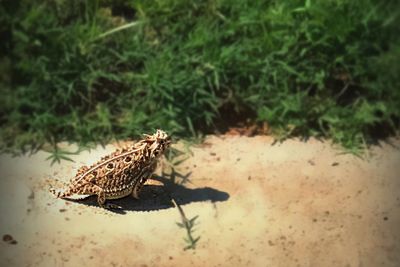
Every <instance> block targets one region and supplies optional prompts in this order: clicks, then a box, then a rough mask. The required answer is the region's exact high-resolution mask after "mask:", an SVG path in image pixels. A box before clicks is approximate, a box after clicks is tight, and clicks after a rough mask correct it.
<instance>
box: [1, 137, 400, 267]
mask: <svg viewBox="0 0 400 267" xmlns="http://www.w3.org/2000/svg"><path fill="white" fill-rule="evenodd" d="M392 141H393V144H394V146H392V145H389V144H386V143H383V144H381V146H375V147H373V148H372V149H371V150H370V151H369V154H370V155H369V156H368V158H367V159H360V158H358V157H355V156H352V155H348V154H344V155H343V154H339V153H340V152H341V150H338V149H337V148H334V147H332V146H331V145H329V144H328V143H327V142H320V141H318V140H309V141H308V142H301V141H298V140H288V141H285V142H283V143H282V144H275V145H273V144H272V143H273V139H272V138H271V137H268V136H256V137H240V136H219V137H217V136H209V137H207V138H206V140H205V143H203V144H202V145H198V146H194V147H192V148H191V150H192V152H193V155H192V156H191V157H190V158H189V159H188V160H186V161H184V162H183V163H182V164H180V165H179V166H178V167H177V172H178V173H179V174H181V175H183V176H187V178H188V179H189V181H190V182H187V183H184V184H183V185H173V184H172V185H171V184H169V186H168V187H167V188H168V190H170V191H171V194H172V195H173V196H174V197H175V198H176V200H177V201H178V202H179V203H181V204H182V208H183V209H184V211H185V213H186V215H187V217H189V218H192V217H194V216H196V215H198V216H199V217H198V219H197V221H198V224H197V226H196V231H195V232H194V236H195V237H197V236H200V237H201V238H200V240H199V242H198V243H197V248H196V249H195V250H183V248H184V246H185V243H184V241H183V237H185V230H184V229H182V228H179V227H178V226H177V225H176V222H179V221H180V216H179V213H178V211H177V209H175V208H173V207H171V206H170V204H169V202H168V198H167V197H166V195H165V194H164V193H163V192H164V191H162V190H160V188H159V187H152V186H150V187H147V188H145V189H144V191H143V194H142V199H141V200H139V201H137V200H134V199H132V198H130V197H128V198H125V199H123V200H119V201H113V203H117V204H119V205H121V206H122V208H123V210H122V211H119V212H110V211H106V210H102V209H100V208H98V207H97V206H96V202H95V199H93V198H91V199H89V200H86V201H83V202H79V203H77V202H71V201H65V200H61V199H54V198H53V197H52V195H50V193H48V191H47V190H48V187H49V185H50V184H52V185H58V184H59V183H57V182H55V181H54V178H56V179H58V180H59V181H68V180H69V179H70V178H71V177H72V176H73V175H74V174H75V171H76V169H77V168H78V167H79V166H80V165H82V164H91V163H93V162H95V161H97V159H98V158H99V157H101V156H103V155H106V154H107V153H109V152H111V151H113V150H114V149H115V146H114V145H109V146H107V147H106V148H102V147H98V148H96V149H94V150H92V151H90V152H89V151H85V152H82V153H81V154H79V155H76V156H72V158H73V159H74V161H75V162H69V161H64V162H62V163H61V164H55V165H53V166H50V162H49V161H46V160H45V158H46V157H48V155H49V154H48V153H46V152H39V153H37V154H34V155H32V156H22V157H16V158H13V157H11V156H10V155H1V156H0V197H1V202H0V212H1V215H0V236H1V237H3V236H4V235H6V234H9V235H11V236H12V237H13V238H14V239H15V241H16V242H17V243H16V244H10V242H5V241H2V240H1V241H0V266H149V267H150V266H364V267H365V266H400V150H399V148H398V147H399V146H400V141H399V140H392ZM396 146H397V148H396ZM163 166H165V164H164V165H163ZM158 173H159V174H160V169H159V170H158ZM177 181H181V179H180V178H179V177H178V178H177ZM164 182H165V180H164Z"/></svg>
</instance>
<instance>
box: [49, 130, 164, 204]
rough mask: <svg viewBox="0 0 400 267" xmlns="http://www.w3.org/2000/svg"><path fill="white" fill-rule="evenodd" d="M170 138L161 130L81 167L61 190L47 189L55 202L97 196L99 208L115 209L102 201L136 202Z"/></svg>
mask: <svg viewBox="0 0 400 267" xmlns="http://www.w3.org/2000/svg"><path fill="white" fill-rule="evenodd" d="M170 143H171V139H170V137H169V136H168V135H167V134H166V133H165V132H164V131H162V130H157V132H156V133H155V134H153V135H144V139H142V140H140V141H139V142H136V143H134V144H133V145H132V146H130V147H127V148H123V149H118V150H116V151H115V152H113V153H112V154H110V155H108V156H105V157H103V158H101V159H100V160H99V161H98V162H97V163H95V164H93V165H92V166H90V167H87V166H83V167H81V168H80V169H79V170H78V172H77V173H76V175H75V177H74V178H72V179H71V180H70V182H69V184H68V185H67V187H66V188H65V189H59V190H57V189H54V188H51V189H50V192H51V193H53V194H54V195H55V196H56V197H57V198H69V197H71V196H73V195H85V196H88V195H97V202H98V204H99V205H100V207H103V208H107V209H110V208H117V207H118V206H117V205H114V204H108V203H106V199H117V198H122V197H125V196H128V195H130V194H132V196H133V197H134V198H136V199H138V198H139V192H140V190H141V189H142V187H143V185H144V184H145V182H146V181H147V179H148V178H149V177H150V176H151V175H152V173H153V172H154V170H155V168H156V165H157V160H158V158H159V157H160V156H161V155H163V153H164V152H165V150H166V149H167V148H168V147H169V146H170Z"/></svg>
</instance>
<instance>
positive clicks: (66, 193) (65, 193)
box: [49, 188, 73, 198]
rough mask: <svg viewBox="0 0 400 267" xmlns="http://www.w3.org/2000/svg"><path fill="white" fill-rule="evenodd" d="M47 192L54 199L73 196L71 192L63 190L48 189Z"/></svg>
mask: <svg viewBox="0 0 400 267" xmlns="http://www.w3.org/2000/svg"><path fill="white" fill-rule="evenodd" d="M49 191H50V193H52V194H53V195H54V196H55V197H56V198H65V197H69V196H71V195H72V194H73V192H72V191H71V190H64V189H55V188H50V189H49Z"/></svg>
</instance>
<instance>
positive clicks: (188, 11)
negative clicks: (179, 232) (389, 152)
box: [0, 0, 400, 161]
mask: <svg viewBox="0 0 400 267" xmlns="http://www.w3.org/2000/svg"><path fill="white" fill-rule="evenodd" d="M398 7H399V6H398V1H377V0H351V1H350V0H330V1H321V0H320V1H317V0H315V1H311V0H305V1H298V0H288V1H280V2H279V1H241V0H231V1H223V0H220V1H216V0H208V1H201V2H199V1H186V0H185V1H184V0H174V1H172V0H166V1H95V0H90V1H81V0H72V1H65V0H60V1H53V0H49V1H38V0H33V1H27V0H19V1H3V2H2V5H1V6H0V25H1V26H0V36H1V39H2V42H1V44H0V53H1V54H2V57H1V60H0V90H1V91H0V93H1V95H2V97H1V98H0V124H1V127H0V149H1V150H2V151H8V152H16V151H22V152H24V151H29V150H37V149H40V148H42V147H43V145H44V144H46V143H50V144H54V143H58V142H60V141H74V142H78V143H79V144H81V145H83V144H86V143H89V142H97V143H102V144H104V143H107V142H109V141H110V140H111V139H129V138H134V137H137V136H138V135H139V134H141V133H144V132H151V131H153V129H155V128H163V129H164V130H166V131H168V132H169V133H170V134H172V135H174V136H177V137H192V136H201V135H203V134H205V133H210V132H215V131H216V130H218V129H220V127H221V125H222V124H227V125H228V126H229V125H233V124H235V123H238V122H240V121H250V122H251V123H254V124H258V123H259V124H262V123H264V122H267V123H268V125H269V129H271V133H272V134H274V135H275V136H276V137H277V138H278V139H284V138H288V137H292V136H306V137H307V136H317V137H322V138H331V139H333V140H334V141H335V142H337V143H339V144H341V145H342V146H344V147H345V148H347V149H349V150H350V151H358V150H359V149H360V148H362V147H364V144H370V143H371V142H373V141H374V140H376V138H380V137H386V136H388V135H391V134H394V133H395V132H396V131H397V130H398V129H399V121H400V120H399V118H400V108H399V107H400V90H399V84H400V83H399V79H400V78H399V75H398V73H400V60H399V59H400V37H399V36H400V32H399V27H398V26H397V25H399V23H400V13H399V10H400V8H398ZM54 150H55V151H56V150H57V148H55V149H54ZM58 152H59V151H58ZM58 152H57V153H58ZM61 156H62V154H59V155H58V156H57V159H61V158H62V157H61ZM64 156H67V155H64ZM54 159H55V160H56V161H57V159H56V158H54Z"/></svg>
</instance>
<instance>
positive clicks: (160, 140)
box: [145, 130, 171, 158]
mask: <svg viewBox="0 0 400 267" xmlns="http://www.w3.org/2000/svg"><path fill="white" fill-rule="evenodd" d="M145 138H146V143H147V144H148V146H149V148H150V153H151V158H157V157H160V156H161V155H162V154H164V151H165V150H166V149H167V148H168V147H169V146H170V145H171V137H170V136H168V135H167V134H166V133H165V132H164V131H162V130H157V132H156V133H155V134H153V135H145Z"/></svg>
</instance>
